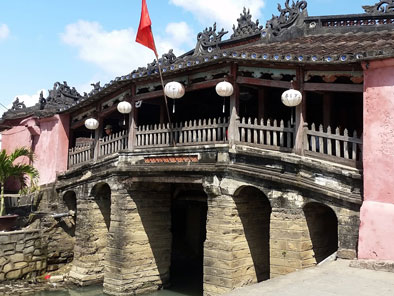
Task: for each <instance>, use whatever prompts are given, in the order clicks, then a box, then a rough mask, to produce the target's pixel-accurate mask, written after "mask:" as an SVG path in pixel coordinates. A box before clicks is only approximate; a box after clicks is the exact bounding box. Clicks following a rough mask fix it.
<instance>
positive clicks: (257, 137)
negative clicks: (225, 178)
mask: <svg viewBox="0 0 394 296" xmlns="http://www.w3.org/2000/svg"><path fill="white" fill-rule="evenodd" d="M238 128H239V142H241V143H247V144H254V145H258V146H264V147H265V148H271V149H285V150H286V149H288V150H292V148H293V146H294V140H293V139H294V130H295V129H294V127H292V126H291V124H290V122H287V124H286V125H285V123H284V121H283V120H281V121H280V122H279V125H278V121H277V120H274V121H272V122H271V120H269V119H268V120H267V121H266V123H264V120H263V119H261V120H260V121H259V120H257V119H255V120H254V121H253V122H252V120H251V118H249V119H248V121H247V122H246V118H241V121H240V123H239V125H238Z"/></svg>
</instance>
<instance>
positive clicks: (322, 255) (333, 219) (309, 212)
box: [303, 202, 338, 263]
mask: <svg viewBox="0 0 394 296" xmlns="http://www.w3.org/2000/svg"><path fill="white" fill-rule="evenodd" d="M303 211H304V215H305V219H306V222H307V225H308V230H309V235H310V238H311V241H312V249H313V251H314V253H315V260H316V263H320V262H321V261H323V260H324V259H326V258H327V257H328V256H330V255H332V254H333V253H335V252H336V251H337V250H338V218H337V216H336V214H335V212H334V210H333V209H331V208H330V207H328V206H326V205H324V204H321V203H317V202H310V203H307V204H306V205H305V206H304V207H303Z"/></svg>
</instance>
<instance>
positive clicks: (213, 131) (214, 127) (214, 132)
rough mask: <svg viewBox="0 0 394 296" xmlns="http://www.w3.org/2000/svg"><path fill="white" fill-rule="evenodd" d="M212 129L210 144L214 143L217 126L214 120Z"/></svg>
mask: <svg viewBox="0 0 394 296" xmlns="http://www.w3.org/2000/svg"><path fill="white" fill-rule="evenodd" d="M212 124H213V128H212V142H216V128H217V124H216V118H214V119H213V122H212Z"/></svg>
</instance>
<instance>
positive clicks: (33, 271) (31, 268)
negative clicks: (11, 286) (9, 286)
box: [0, 230, 47, 282]
mask: <svg viewBox="0 0 394 296" xmlns="http://www.w3.org/2000/svg"><path fill="white" fill-rule="evenodd" d="M46 259H47V256H46V249H45V248H44V247H43V245H42V242H41V233H40V230H25V231H12V232H2V233H0V282H1V281H5V280H15V279H22V278H23V279H29V278H34V277H36V276H39V275H41V274H43V273H44V272H45V270H46V264H47V262H46Z"/></svg>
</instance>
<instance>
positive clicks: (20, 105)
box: [11, 97, 26, 110]
mask: <svg viewBox="0 0 394 296" xmlns="http://www.w3.org/2000/svg"><path fill="white" fill-rule="evenodd" d="M22 109H26V105H25V103H24V102H23V101H22V102H19V98H18V97H16V99H15V101H14V102H13V103H12V107H11V110H22Z"/></svg>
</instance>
